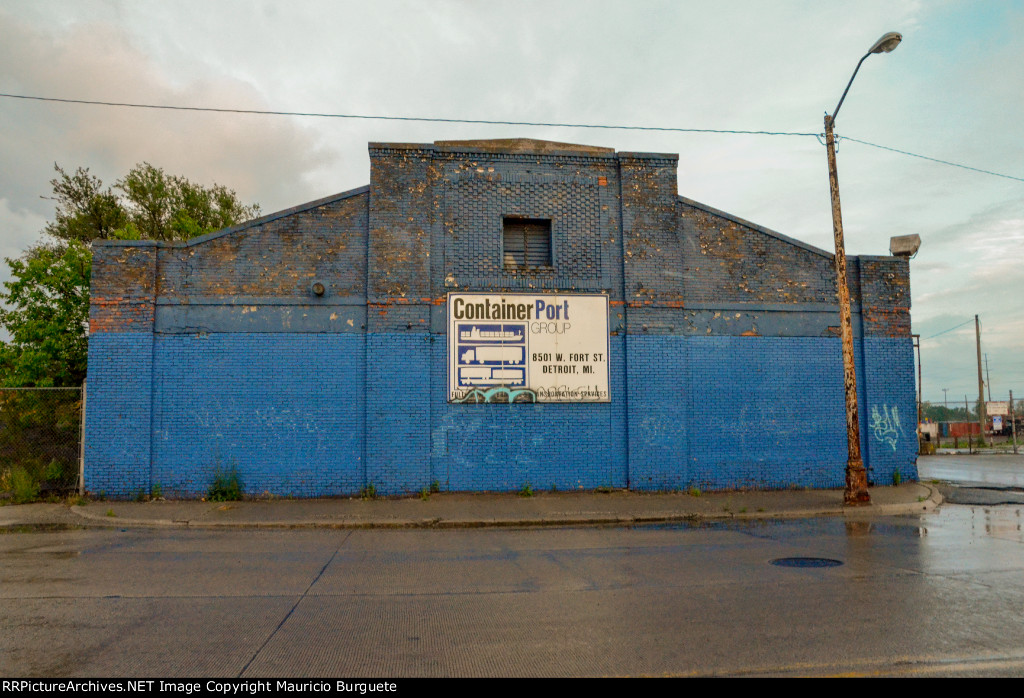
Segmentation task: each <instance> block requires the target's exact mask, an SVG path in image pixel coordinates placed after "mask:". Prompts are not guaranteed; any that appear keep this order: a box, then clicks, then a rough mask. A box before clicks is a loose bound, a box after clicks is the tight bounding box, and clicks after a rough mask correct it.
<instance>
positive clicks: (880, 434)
mask: <svg viewBox="0 0 1024 698" xmlns="http://www.w3.org/2000/svg"><path fill="white" fill-rule="evenodd" d="M870 426H871V433H872V434H874V435H875V438H876V439H878V440H879V441H881V442H882V443H885V444H889V446H891V447H892V450H893V451H895V450H896V444H898V443H899V440H900V437H902V436H905V434H904V433H903V427H902V426H900V408H899V407H897V406H895V405H893V406H892V407H889V406H888V405H882V409H881V411H879V409H878V407H877V406H876V405H872V407H871V424H870Z"/></svg>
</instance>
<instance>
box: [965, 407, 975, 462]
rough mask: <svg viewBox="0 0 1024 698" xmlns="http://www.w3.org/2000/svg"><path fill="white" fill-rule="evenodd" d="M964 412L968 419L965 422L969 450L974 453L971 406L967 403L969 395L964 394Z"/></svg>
mask: <svg viewBox="0 0 1024 698" xmlns="http://www.w3.org/2000/svg"><path fill="white" fill-rule="evenodd" d="M964 412H965V413H967V419H965V420H964V424H966V425H967V452H968V453H974V451H973V450H972V449H971V422H970V419H971V408H970V407H969V406H968V404H967V395H964Z"/></svg>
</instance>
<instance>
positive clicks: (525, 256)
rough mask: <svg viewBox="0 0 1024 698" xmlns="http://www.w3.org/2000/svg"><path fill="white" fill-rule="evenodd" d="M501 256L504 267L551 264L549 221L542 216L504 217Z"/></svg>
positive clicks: (548, 265)
mask: <svg viewBox="0 0 1024 698" xmlns="http://www.w3.org/2000/svg"><path fill="white" fill-rule="evenodd" d="M502 224H503V238H502V256H503V260H504V264H505V268H506V269H532V268H537V267H550V266H551V221H550V220H547V219H542V218H505V219H503V221H502Z"/></svg>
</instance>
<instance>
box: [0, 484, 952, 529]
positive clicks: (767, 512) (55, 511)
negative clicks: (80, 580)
mask: <svg viewBox="0 0 1024 698" xmlns="http://www.w3.org/2000/svg"><path fill="white" fill-rule="evenodd" d="M870 491H871V498H872V503H871V504H870V505H869V506H863V507H844V506H843V492H842V490H778V491H742V492H711V493H702V494H700V495H699V496H693V495H690V494H685V493H679V494H643V493H637V492H627V491H621V490H616V491H612V492H608V493H600V492H585V493H576V492H568V493H561V492H539V493H535V494H533V496H530V497H523V496H520V495H518V494H516V493H507V494H447V493H436V494H432V495H430V496H429V497H428V498H426V499H421V498H419V497H408V498H401V499H371V500H363V499H359V498H351V499H347V498H337V499H271V500H267V499H259V500H247V501H241V502H221V503H215V502H203V501H196V500H158V501H152V502H122V501H95V500H94V501H90V502H88V503H86V504H84V505H75V506H68V505H65V504H45V503H40V504H20V505H7V506H0V527H5V528H11V527H20V526H39V527H45V526H66V525H71V526H113V527H122V528H123V527H126V526H127V527H136V526H161V527H192V528H223V527H249V528H446V527H447V528H455V527H481V526H569V525H571V526H577V525H593V524H638V523H669V522H674V521H705V520H707V521H710V520H721V519H774V518H803V517H814V516H847V517H870V516H879V515H891V514H909V513H916V512H922V511H928V510H931V509H934V508H935V507H936V506H938V505H939V504H940V503H941V502H942V495H941V494H940V493H939V490H938V488H936V487H935V486H934V485H928V484H924V483H908V484H904V485H900V486H898V487H872V488H871V490H870Z"/></svg>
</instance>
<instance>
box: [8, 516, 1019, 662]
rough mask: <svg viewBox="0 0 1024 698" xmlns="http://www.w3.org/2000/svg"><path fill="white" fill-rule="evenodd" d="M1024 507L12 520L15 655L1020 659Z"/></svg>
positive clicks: (75, 658) (60, 658)
mask: <svg viewBox="0 0 1024 698" xmlns="http://www.w3.org/2000/svg"><path fill="white" fill-rule="evenodd" d="M1022 513H1024V507H1014V506H1001V507H982V506H956V505H949V506H943V507H942V508H941V509H940V510H939V511H937V512H934V513H929V514H922V515H913V516H902V517H879V518H875V519H872V520H844V519H842V518H839V517H832V518H821V519H807V520H791V521H765V522H746V523H743V522H731V523H714V524H703V525H669V526H660V527H635V528H624V527H606V528H605V527H592V528H553V529H552V528H544V529H521V530H515V529H513V530H510V529H461V530H366V531H363V530H356V531H332V530H251V529H249V530H228V531H196V530H187V529H173V530H166V529H134V530H133V529H123V530H122V529H109V530H102V529H83V530H51V531H38V530H37V531H32V532H28V531H26V532H16V531H15V532H8V533H5V534H3V535H0V615H2V617H3V619H4V628H5V631H4V632H3V633H0V675H3V676H5V677H10V676H29V675H32V676H49V677H56V676H109V675H115V676H127V677H132V676H152V675H161V676H192V677H200V676H242V677H265V676H295V677H303V676H364V677H365V676H388V677H402V676H607V675H611V676H637V675H654V676H662V675H673V676H674V675H684V676H689V675H733V676H736V675H739V676H747V675H768V676H788V675H838V674H854V675H897V676H905V675H911V676H916V675H926V676H931V675H953V676H975V675H981V676H985V675H995V676H1021V675H1024V624H1021V623H1020V622H1018V621H1019V616H1020V608H1021V607H1022V606H1024V534H1022V529H1021V521H1022V519H1024V516H1022ZM793 557H802V558H806V557H811V558H823V559H828V560H834V561H836V562H838V563H839V564H837V565H834V566H831V567H783V566H779V565H776V564H773V561H774V560H778V559H780V558H793Z"/></svg>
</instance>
